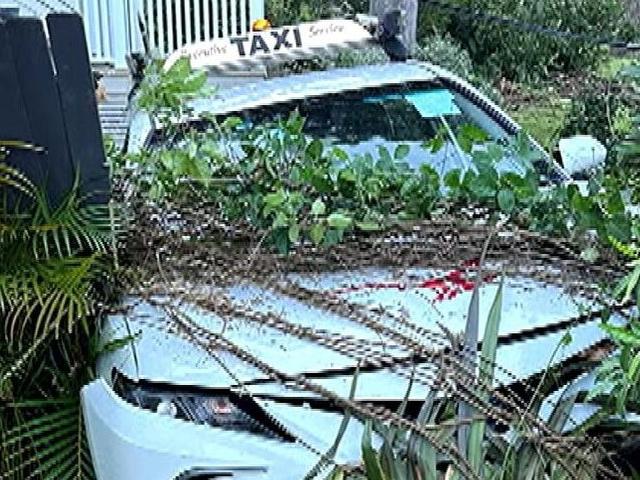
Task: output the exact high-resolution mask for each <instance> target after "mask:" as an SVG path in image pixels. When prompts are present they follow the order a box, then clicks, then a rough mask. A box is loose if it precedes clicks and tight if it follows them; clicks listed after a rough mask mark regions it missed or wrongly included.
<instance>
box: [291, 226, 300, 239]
mask: <svg viewBox="0 0 640 480" xmlns="http://www.w3.org/2000/svg"><path fill="white" fill-rule="evenodd" d="M299 239H300V225H299V224H297V223H293V224H291V225H290V226H289V241H290V242H291V243H296V242H297V241H298V240H299Z"/></svg>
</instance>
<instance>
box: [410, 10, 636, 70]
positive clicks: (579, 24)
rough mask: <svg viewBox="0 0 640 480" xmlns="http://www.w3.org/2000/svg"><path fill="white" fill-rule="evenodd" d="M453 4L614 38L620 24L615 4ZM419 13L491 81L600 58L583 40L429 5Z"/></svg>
mask: <svg viewBox="0 0 640 480" xmlns="http://www.w3.org/2000/svg"><path fill="white" fill-rule="evenodd" d="M456 3H458V4H460V5H463V6H465V7H469V8H472V9H474V10H476V11H480V12H484V13H490V14H495V15H498V16H502V17H507V18H512V19H516V20H521V21H524V22H530V23H535V24H540V25H545V26H549V27H550V28H557V29H560V30H566V31H570V32H575V33H584V34H589V35H593V36H594V37H601V36H609V35H611V36H615V35H616V34H618V33H619V32H620V31H621V29H622V27H623V26H624V25H622V19H623V6H622V5H621V2H619V1H618V0H606V1H602V0H578V1H576V0H542V1H538V2H521V1H519V0H460V1H459V2H456ZM422 15H423V16H430V15H434V16H435V17H436V18H438V19H439V20H438V23H437V24H436V28H438V27H439V28H440V29H446V30H447V31H448V32H450V33H451V34H452V35H453V36H454V37H455V38H457V39H458V40H459V41H460V42H461V43H462V45H463V46H464V47H465V48H466V49H467V50H468V51H469V53H470V54H471V58H472V59H473V61H474V62H475V63H476V64H477V65H479V66H482V67H483V68H484V69H486V70H488V71H489V72H490V76H492V77H494V76H504V77H506V78H509V79H517V80H535V79H538V78H544V77H547V76H548V75H549V74H550V73H551V72H554V71H563V72H571V71H583V70H585V69H589V68H592V67H594V66H595V65H596V64H597V62H598V60H599V59H600V58H601V57H602V50H601V49H600V47H599V46H598V45H594V44H591V45H590V44H587V43H585V42H584V41H582V40H570V39H565V38H555V37H553V36H551V35H544V34H539V33H527V32H523V31H521V30H519V29H514V28H510V27H508V26H504V25H500V24H498V23H495V22H486V21H483V20H481V19H470V18H468V17H458V16H456V15H443V12H442V11H440V10H439V9H437V8H435V9H434V8H433V7H427V8H425V11H424V12H423V14H422ZM440 31H442V30H440Z"/></svg>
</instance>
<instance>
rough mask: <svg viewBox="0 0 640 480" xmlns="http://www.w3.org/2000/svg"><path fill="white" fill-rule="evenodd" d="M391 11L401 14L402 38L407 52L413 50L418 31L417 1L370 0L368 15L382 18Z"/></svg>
mask: <svg viewBox="0 0 640 480" xmlns="http://www.w3.org/2000/svg"><path fill="white" fill-rule="evenodd" d="M391 9H400V10H401V11H402V12H403V29H402V38H403V40H404V43H405V45H406V46H407V48H409V51H411V50H413V48H414V47H415V46H416V35H417V29H418V0H370V3H369V15H375V16H376V17H378V18H382V16H383V15H384V13H385V12H386V11H388V10H391Z"/></svg>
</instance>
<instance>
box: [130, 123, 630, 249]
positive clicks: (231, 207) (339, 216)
mask: <svg viewBox="0 0 640 480" xmlns="http://www.w3.org/2000/svg"><path fill="white" fill-rule="evenodd" d="M211 122H212V123H211V126H210V127H209V128H207V129H204V130H203V129H199V130H197V129H187V130H186V131H185V132H184V133H183V136H182V137H181V139H180V140H179V141H176V142H177V143H176V142H174V143H171V142H165V143H163V145H161V146H158V147H157V148H156V149H154V150H153V151H150V152H145V153H142V154H138V155H135V156H130V157H128V158H127V162H128V163H129V164H130V165H133V167H132V172H135V174H133V175H130V176H129V177H130V178H136V179H137V180H136V181H137V182H138V188H139V189H140V191H141V192H144V193H145V194H146V195H148V196H149V197H151V199H154V200H162V199H165V198H166V199H171V200H172V201H178V202H186V201H190V200H193V199H199V200H204V199H206V200H207V201H208V202H210V203H213V205H216V206H217V209H216V212H217V213H218V215H220V217H221V218H222V219H224V220H225V221H228V222H231V223H239V224H245V225H247V224H248V225H251V226H253V227H255V228H258V229H259V230H261V231H263V232H265V235H266V236H267V237H268V238H269V240H270V241H271V243H272V244H274V245H275V246H276V247H277V248H278V250H279V251H281V252H286V251H288V250H289V248H290V246H291V245H292V244H295V243H297V242H299V241H305V240H309V241H311V242H313V243H315V244H324V245H331V244H334V243H336V242H339V241H340V240H341V239H342V237H343V235H344V234H345V233H347V232H352V231H364V232H367V231H372V230H380V229H382V228H384V226H385V225H388V224H389V223H390V222H395V221H399V220H407V219H421V218H429V217H431V216H433V215H437V214H438V212H441V213H442V212H445V211H453V210H455V209H457V208H464V207H467V206H469V205H479V206H483V207H485V208H487V209H489V211H492V212H498V213H501V214H502V215H506V216H510V217H512V218H513V219H514V220H515V221H516V222H519V223H521V224H522V225H524V226H526V227H528V228H532V229H534V230H536V231H540V232H544V233H556V234H562V235H565V236H569V235H572V236H574V237H575V238H579V237H580V236H581V235H583V234H585V233H586V232H588V231H595V232H596V233H597V234H598V235H599V236H600V238H602V239H603V240H604V241H608V238H609V237H610V236H612V237H614V238H616V239H618V240H620V241H628V240H629V238H630V228H631V226H630V220H629V218H628V217H627V215H626V212H625V208H624V204H623V201H622V196H621V194H620V191H619V188H618V185H617V184H615V182H613V181H612V180H611V179H610V178H609V177H605V176H603V175H600V176H596V177H594V178H592V180H591V182H590V187H589V188H590V191H589V194H588V195H583V194H582V193H580V191H579V190H578V188H577V187H576V186H575V185H556V186H554V187H553V188H551V189H542V188H540V173H539V172H538V171H537V170H536V169H535V168H534V166H533V164H534V163H535V162H538V163H539V162H540V157H539V153H537V152H535V151H534V150H532V148H531V146H530V145H529V142H528V140H527V139H526V137H525V136H524V135H521V136H520V137H518V138H517V139H516V140H514V141H512V142H505V141H502V140H501V141H498V142H495V141H490V140H488V139H487V138H486V135H485V134H484V133H483V132H482V131H481V130H479V129H477V128H476V127H473V126H472V125H470V124H469V125H462V126H461V127H460V128H459V131H458V135H457V142H458V144H459V145H460V147H461V148H462V149H463V153H464V154H465V155H469V156H470V158H471V164H472V165H473V168H467V169H466V170H454V171H451V172H448V173H447V174H446V175H445V176H444V177H443V178H440V175H439V174H438V173H437V172H436V171H435V170H434V169H433V168H432V167H431V166H429V165H426V164H425V165H422V166H421V167H420V168H419V169H418V170H414V169H413V168H411V167H409V165H408V164H407V162H406V157H407V155H408V153H409V147H408V146H405V145H399V146H398V147H397V148H396V149H395V151H393V152H390V151H387V149H386V148H384V147H380V148H379V149H378V152H377V155H374V154H372V153H366V154H363V155H355V156H352V157H350V156H348V155H347V154H346V153H345V152H344V151H342V150H340V149H339V148H333V147H331V148H328V147H325V146H324V145H323V143H322V142H320V141H319V140H314V139H311V138H309V137H308V136H307V135H305V134H304V133H303V128H304V119H303V118H301V117H300V116H299V115H298V114H297V113H295V112H293V113H292V114H291V116H290V117H288V118H286V119H281V120H278V121H277V122H275V123H267V124H263V125H257V126H255V127H254V128H252V129H251V130H249V131H247V130H245V129H244V127H243V122H242V121H241V120H240V119H238V118H234V117H230V118H227V119H226V120H225V121H224V122H223V123H221V124H219V123H218V122H217V121H216V120H215V119H212V120H211ZM185 128H187V127H185ZM444 145H445V140H444V138H443V137H440V136H436V137H435V138H434V139H432V140H431V141H430V142H428V143H426V144H425V145H424V146H423V148H425V149H427V150H431V151H432V152H436V151H438V150H439V149H441V148H443V147H444ZM505 165H512V168H510V169H505V168H504V167H505ZM513 166H515V168H513Z"/></svg>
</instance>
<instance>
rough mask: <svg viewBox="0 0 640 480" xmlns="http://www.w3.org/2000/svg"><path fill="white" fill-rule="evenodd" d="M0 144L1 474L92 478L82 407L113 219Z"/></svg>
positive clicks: (9, 146)
mask: <svg viewBox="0 0 640 480" xmlns="http://www.w3.org/2000/svg"><path fill="white" fill-rule="evenodd" d="M16 149H30V150H34V151H37V150H38V149H37V148H36V147H34V146H32V145H27V144H24V143H19V142H0V191H1V193H2V195H1V197H0V335H3V337H4V338H3V340H4V341H0V472H2V474H1V475H0V478H2V479H3V480H4V479H11V480H20V479H23V478H56V479H58V478H77V479H80V478H92V476H93V471H92V468H91V462H90V458H89V453H88V449H87V448H86V439H85V436H84V429H83V426H82V416H81V415H80V408H79V397H78V392H79V388H80V387H81V386H82V385H83V384H84V383H85V382H86V381H87V380H88V379H89V378H90V377H91V375H92V372H91V369H90V368H88V367H87V365H90V364H91V363H90V362H89V361H87V360H88V358H89V357H90V355H91V350H92V345H93V342H92V341H91V340H92V338H94V335H95V331H96V325H95V322H94V321H93V320H94V319H95V318H97V314H98V311H99V308H100V305H101V301H100V300H102V299H104V294H103V292H102V291H101V290H102V289H101V288H100V286H101V284H102V283H103V281H104V280H106V279H107V276H108V274H109V270H110V265H109V261H108V256H107V254H108V249H109V248H110V247H111V245H112V235H113V234H114V229H113V224H114V222H113V219H112V218H111V215H110V213H109V209H108V207H107V206H104V205H88V204H87V202H86V199H85V198H83V197H81V195H80V194H79V188H78V187H79V186H78V183H77V182H76V183H75V184H74V185H73V187H72V188H71V190H70V191H69V192H68V194H67V195H66V196H65V197H64V198H63V200H62V201H61V202H60V203H59V204H58V205H57V206H52V205H51V204H50V203H49V201H48V199H47V195H46V191H45V190H44V189H42V188H41V187H39V186H36V185H34V184H33V183H32V182H31V181H30V180H29V179H28V178H27V177H26V176H25V175H23V174H22V173H21V172H20V171H19V170H18V169H17V168H15V167H12V166H11V165H9V163H8V162H7V160H8V158H9V156H10V154H11V152H12V151H14V150H16Z"/></svg>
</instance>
